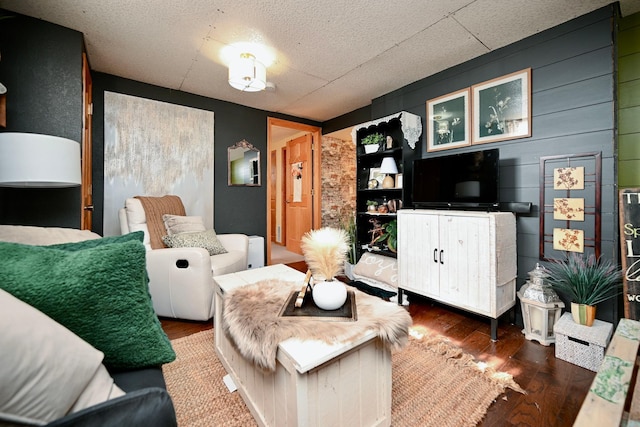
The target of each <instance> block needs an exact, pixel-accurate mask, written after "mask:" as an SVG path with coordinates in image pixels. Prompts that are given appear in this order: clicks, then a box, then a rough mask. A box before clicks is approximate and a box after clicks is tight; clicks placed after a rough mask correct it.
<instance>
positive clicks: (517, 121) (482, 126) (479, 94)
mask: <svg viewBox="0 0 640 427" xmlns="http://www.w3.org/2000/svg"><path fill="white" fill-rule="evenodd" d="M471 92H472V93H471V96H472V103H473V109H472V110H473V132H472V137H473V138H472V144H484V143H487V142H496V141H505V140H509V139H519V138H526V137H529V136H531V68H526V69H524V70H521V71H517V72H515V73H511V74H507V75H505V76H502V77H498V78H495V79H492V80H488V81H485V82H482V83H479V84H476V85H473V86H472V87H471Z"/></svg>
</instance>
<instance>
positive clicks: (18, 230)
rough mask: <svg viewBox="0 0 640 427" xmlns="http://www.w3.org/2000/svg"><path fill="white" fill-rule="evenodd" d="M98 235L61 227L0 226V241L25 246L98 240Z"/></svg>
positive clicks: (87, 231)
mask: <svg viewBox="0 0 640 427" xmlns="http://www.w3.org/2000/svg"><path fill="white" fill-rule="evenodd" d="M100 237H101V236H100V235H99V234H96V233H93V232H91V231H89V230H78V229H75V228H63V227H34V226H30V225H0V241H2V242H12V243H23V244H25V245H55V244H57V243H67V242H81V241H83V240H89V239H99V238H100Z"/></svg>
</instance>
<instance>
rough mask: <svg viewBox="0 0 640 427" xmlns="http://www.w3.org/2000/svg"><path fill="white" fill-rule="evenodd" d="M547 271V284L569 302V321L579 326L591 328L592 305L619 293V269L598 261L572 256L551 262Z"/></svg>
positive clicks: (589, 257)
mask: <svg viewBox="0 0 640 427" xmlns="http://www.w3.org/2000/svg"><path fill="white" fill-rule="evenodd" d="M547 271H548V273H549V277H548V278H547V282H548V283H549V285H551V287H552V288H553V289H554V290H555V291H556V292H558V293H560V294H563V295H565V296H566V297H567V298H569V300H570V301H571V315H572V316H573V320H574V322H576V323H579V324H581V325H586V326H591V325H593V321H594V319H595V316H596V305H597V304H599V303H601V302H603V301H606V300H608V299H610V298H614V297H616V296H618V295H620V293H621V291H622V281H621V279H622V271H621V269H620V268H618V266H616V265H614V264H613V263H612V262H611V261H608V260H605V259H603V258H602V257H600V258H596V257H595V256H594V255H589V256H587V255H584V254H579V253H576V252H572V253H571V254H570V255H569V256H567V257H566V258H565V259H563V260H552V261H551V263H550V264H549V266H548V267H547Z"/></svg>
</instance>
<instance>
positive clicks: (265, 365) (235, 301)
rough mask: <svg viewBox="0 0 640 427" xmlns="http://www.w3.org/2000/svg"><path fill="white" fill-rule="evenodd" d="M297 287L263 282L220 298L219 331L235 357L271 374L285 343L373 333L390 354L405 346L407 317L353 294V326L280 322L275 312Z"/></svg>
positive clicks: (393, 306) (299, 319)
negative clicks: (220, 320)
mask: <svg viewBox="0 0 640 427" xmlns="http://www.w3.org/2000/svg"><path fill="white" fill-rule="evenodd" d="M298 285H299V283H293V282H281V281H278V280H264V281H261V282H257V283H254V284H251V285H247V286H242V287H240V288H236V289H232V290H230V291H229V292H227V293H226V294H225V297H224V303H223V304H224V306H223V317H222V318H223V322H222V323H223V324H222V327H223V330H224V333H226V334H227V336H228V337H229V339H230V340H231V342H232V343H234V345H235V346H236V347H237V348H238V350H239V352H240V354H242V355H243V356H244V357H245V358H246V359H248V360H250V361H252V362H253V363H254V364H255V365H256V366H257V367H259V368H261V369H263V370H266V371H274V370H275V368H276V353H277V351H278V344H279V343H280V342H282V341H284V340H286V339H288V338H293V337H296V338H300V339H316V340H323V341H325V342H328V343H332V342H344V341H348V340H349V339H351V338H353V337H355V336H357V335H360V334H362V333H364V332H365V331H367V330H374V331H376V333H377V334H378V337H379V338H380V340H381V341H382V342H383V343H384V344H385V345H386V346H388V347H390V348H391V349H392V350H399V349H401V348H402V347H404V346H405V345H406V343H407V339H408V334H409V327H410V326H411V324H412V320H411V316H410V315H409V313H408V312H407V311H406V310H405V309H404V308H403V307H400V306H398V305H396V304H394V303H390V302H387V301H383V300H381V299H380V298H377V297H374V296H371V295H367V294H365V293H363V292H360V291H358V290H357V289H353V291H354V293H355V298H356V307H357V312H358V319H357V321H355V322H353V321H345V322H336V321H323V320H318V319H311V318H303V317H280V316H279V314H280V310H281V309H282V306H283V305H284V303H285V301H286V300H287V298H288V297H289V296H290V295H291V292H292V291H294V290H296V289H297V288H298Z"/></svg>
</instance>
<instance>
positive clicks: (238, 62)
mask: <svg viewBox="0 0 640 427" xmlns="http://www.w3.org/2000/svg"><path fill="white" fill-rule="evenodd" d="M229 84H230V85H231V86H232V87H233V88H235V89H238V90H241V91H243V92H258V91H261V90H264V89H265V88H266V87H267V69H266V67H265V66H264V64H263V63H262V62H260V61H258V60H257V59H256V57H255V56H254V55H253V54H251V53H247V52H244V53H241V54H240V56H239V57H238V58H235V59H234V60H232V61H231V63H230V64H229Z"/></svg>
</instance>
